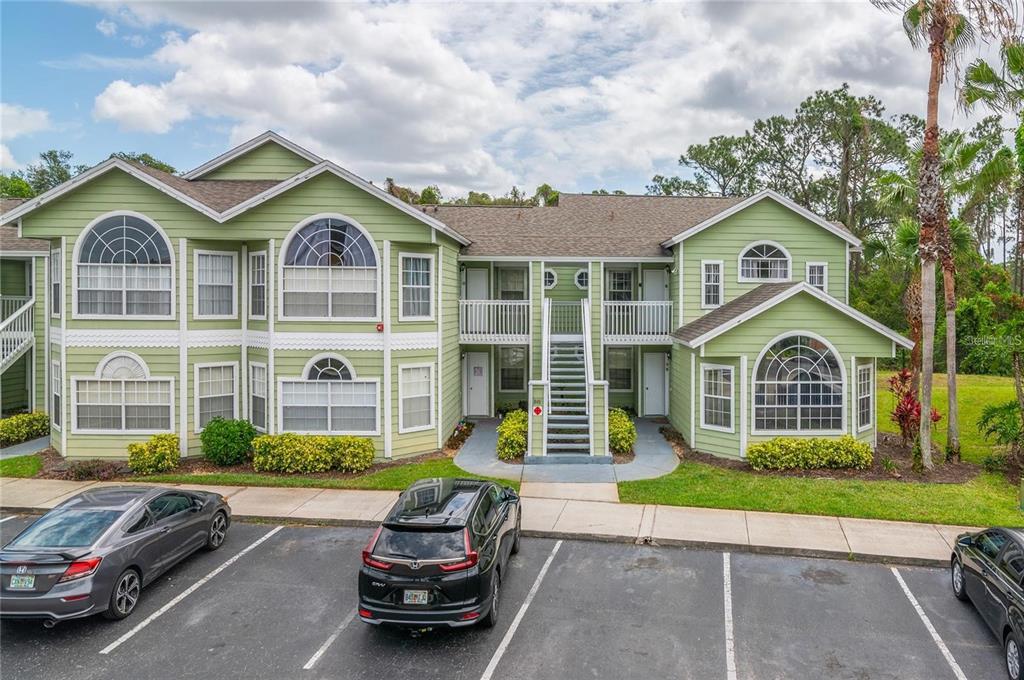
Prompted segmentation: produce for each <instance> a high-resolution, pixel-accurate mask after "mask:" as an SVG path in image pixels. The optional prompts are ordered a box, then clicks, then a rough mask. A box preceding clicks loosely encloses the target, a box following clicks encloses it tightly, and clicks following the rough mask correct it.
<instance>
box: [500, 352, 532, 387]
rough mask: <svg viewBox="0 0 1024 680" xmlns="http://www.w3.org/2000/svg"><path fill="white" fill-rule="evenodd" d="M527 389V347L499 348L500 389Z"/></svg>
mask: <svg viewBox="0 0 1024 680" xmlns="http://www.w3.org/2000/svg"><path fill="white" fill-rule="evenodd" d="M525 389H526V348H525V347H499V348H498V391H499V392H522V391H524V390H525Z"/></svg>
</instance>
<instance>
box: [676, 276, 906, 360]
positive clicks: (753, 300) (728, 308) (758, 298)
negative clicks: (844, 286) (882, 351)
mask: <svg viewBox="0 0 1024 680" xmlns="http://www.w3.org/2000/svg"><path fill="white" fill-rule="evenodd" d="M799 293H807V294H808V295H811V296H812V297H815V298H817V299H819V300H821V301H822V302H824V303H825V304H827V305H829V306H830V307H832V308H833V309H836V310H838V311H840V312H842V313H843V314H845V315H846V316H848V317H850V318H851V319H853V320H854V321H858V322H860V323H861V324H863V325H865V326H867V327H868V328H870V329H872V330H874V331H875V332H877V333H880V334H881V335H884V336H885V337H887V338H889V339H890V340H892V341H893V342H895V343H896V344H897V345H901V346H903V347H906V348H908V349H909V348H911V347H913V346H914V343H913V341H911V340H910V339H908V338H906V337H904V336H902V335H900V334H899V333H897V332H896V331H894V330H892V329H891V328H889V327H888V326H885V325H883V324H880V323H878V322H877V321H875V320H874V319H872V318H871V317H869V316H867V315H866V314H864V313H863V312H860V311H857V310H856V309H854V308H853V307H851V306H849V305H847V304H844V303H843V302H840V301H839V300H838V299H836V298H834V297H832V296H831V295H828V294H827V293H823V292H821V291H820V290H818V289H817V288H815V287H814V286H811V285H810V284H808V283H807V282H806V281H798V282H795V283H763V284H761V285H760V286H758V287H757V288H755V289H754V290H752V291H750V292H749V293H744V294H743V295H740V296H739V297H737V298H735V299H733V300H730V301H729V302H727V303H725V304H724V305H722V306H721V307H718V308H716V309H713V310H712V311H710V312H708V313H707V314H705V315H704V316H702V317H700V318H698V319H694V320H693V321H691V322H690V323H688V324H686V325H685V326H681V327H680V328H677V329H676V330H675V331H673V332H672V337H673V338H674V339H675V340H678V341H679V342H681V343H682V344H683V345H684V346H685V347H689V348H696V347H700V346H701V345H703V344H705V343H706V342H708V341H710V340H713V339H715V338H717V337H718V336H719V335H722V334H723V333H725V332H727V331H730V330H732V329H733V328H735V327H736V326H739V325H740V324H742V323H744V322H745V321H749V320H750V319H753V318H754V317H756V316H758V315H759V314H761V313H762V312H765V311H767V310H769V309H771V308H772V307H774V306H775V305H777V304H779V303H780V302H783V301H785V300H788V299H789V298H791V297H793V296H794V295H797V294H799Z"/></svg>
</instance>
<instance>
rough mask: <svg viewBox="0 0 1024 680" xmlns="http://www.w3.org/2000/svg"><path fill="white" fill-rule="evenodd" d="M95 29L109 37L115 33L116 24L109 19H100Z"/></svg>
mask: <svg viewBox="0 0 1024 680" xmlns="http://www.w3.org/2000/svg"><path fill="white" fill-rule="evenodd" d="M96 30H97V31H99V32H100V33H102V34H103V35H105V36H107V37H108V38H109V37H111V36H113V35H116V34H117V24H116V23H114V22H113V21H111V20H110V19H100V20H99V22H97V24H96Z"/></svg>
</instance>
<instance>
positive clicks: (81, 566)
mask: <svg viewBox="0 0 1024 680" xmlns="http://www.w3.org/2000/svg"><path fill="white" fill-rule="evenodd" d="M102 561H103V558H102V557H86V558H85V559H84V560H75V561H74V562H72V563H71V564H69V565H68V568H67V569H65V570H64V574H63V575H61V577H60V578H59V579H57V583H64V582H66V581H74V580H76V579H80V578H85V577H86V576H92V575H93V574H94V573H95V572H96V570H97V569H98V568H99V566H100V562H102Z"/></svg>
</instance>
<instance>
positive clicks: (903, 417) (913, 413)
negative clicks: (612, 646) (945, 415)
mask: <svg viewBox="0 0 1024 680" xmlns="http://www.w3.org/2000/svg"><path fill="white" fill-rule="evenodd" d="M912 381H913V374H912V373H911V372H910V370H908V369H906V368H904V369H903V370H902V371H900V372H899V373H897V374H896V375H894V376H892V377H891V378H889V391H890V392H892V394H893V396H894V397H896V408H894V409H893V410H892V415H891V418H892V422H894V423H896V424H897V425H899V426H900V437H902V438H903V443H904V444H910V443H911V442H912V441H914V440H915V439H917V435H918V433H919V432H920V429H921V402H919V401H918V400H917V395H916V394H914V390H913V384H912ZM931 418H932V422H933V423H937V422H939V420H941V419H942V414H940V413H939V412H938V411H936V410H935V409H934V408H932V415H931Z"/></svg>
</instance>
